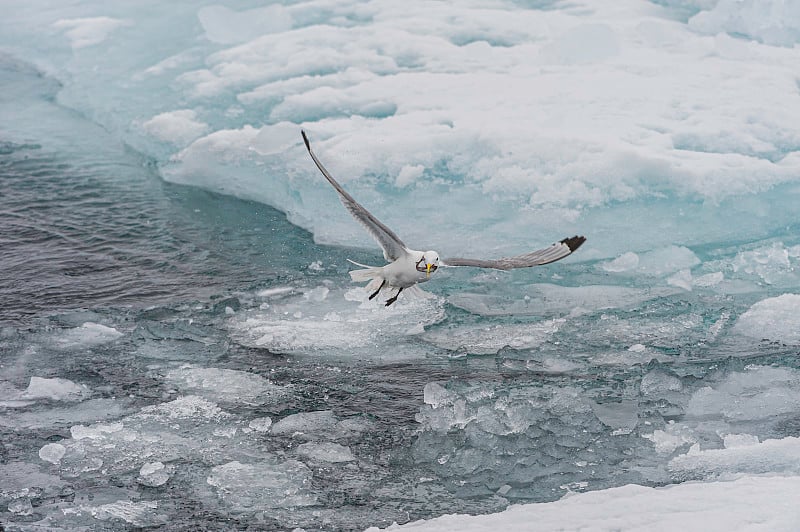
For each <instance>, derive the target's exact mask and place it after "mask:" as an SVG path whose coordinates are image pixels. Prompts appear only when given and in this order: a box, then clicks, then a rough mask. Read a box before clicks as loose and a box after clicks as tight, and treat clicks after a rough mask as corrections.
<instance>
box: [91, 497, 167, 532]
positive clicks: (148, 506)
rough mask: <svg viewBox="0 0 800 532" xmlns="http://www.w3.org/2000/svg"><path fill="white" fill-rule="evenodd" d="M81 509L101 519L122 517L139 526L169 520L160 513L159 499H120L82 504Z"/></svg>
mask: <svg viewBox="0 0 800 532" xmlns="http://www.w3.org/2000/svg"><path fill="white" fill-rule="evenodd" d="M80 510H81V511H84V512H88V513H90V514H91V515H92V517H94V518H95V519H99V520H100V521H108V520H109V519H121V520H123V521H125V522H127V523H130V524H132V525H134V526H137V527H153V526H158V525H163V524H165V523H166V522H167V520H168V517H167V516H166V515H164V514H160V513H158V501H138V502H135V501H126V500H120V501H116V502H112V503H108V504H101V505H99V506H84V505H81V506H80Z"/></svg>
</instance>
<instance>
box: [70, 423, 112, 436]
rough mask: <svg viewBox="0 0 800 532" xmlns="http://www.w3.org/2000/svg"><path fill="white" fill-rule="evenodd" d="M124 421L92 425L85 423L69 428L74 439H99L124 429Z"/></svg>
mask: <svg viewBox="0 0 800 532" xmlns="http://www.w3.org/2000/svg"><path fill="white" fill-rule="evenodd" d="M123 427H124V426H123V424H122V423H111V424H108V425H105V424H102V423H99V424H97V425H94V426H92V427H85V426H83V425H75V426H74V427H71V428H70V429H69V432H70V434H71V435H72V439H74V440H83V439H86V438H88V439H91V440H99V439H105V438H106V435H108V434H111V433H113V432H119V431H121V430H122V429H123Z"/></svg>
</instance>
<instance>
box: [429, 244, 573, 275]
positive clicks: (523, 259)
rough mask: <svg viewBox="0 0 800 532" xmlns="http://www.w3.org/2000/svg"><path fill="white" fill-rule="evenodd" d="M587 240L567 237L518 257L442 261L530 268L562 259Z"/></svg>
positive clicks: (451, 263)
mask: <svg viewBox="0 0 800 532" xmlns="http://www.w3.org/2000/svg"><path fill="white" fill-rule="evenodd" d="M584 242H586V237H583V236H573V237H572V238H565V239H564V240H562V241H561V242H557V243H555V244H553V245H552V246H550V247H547V248H544V249H540V250H537V251H531V252H530V253H525V254H524V255H517V256H516V257H503V258H502V259H496V260H480V259H460V258H453V259H445V260H444V261H443V263H442V265H443V266H474V267H476V268H494V269H495V270H513V269H514V268H530V267H531V266H541V265H542V264H550V263H551V262H555V261H557V260H561V259H563V258H564V257H566V256H567V255H570V254H571V253H572V252H573V251H575V250H576V249H578V248H579V247H581V244H583V243H584Z"/></svg>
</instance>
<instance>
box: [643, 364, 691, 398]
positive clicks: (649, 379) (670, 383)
mask: <svg viewBox="0 0 800 532" xmlns="http://www.w3.org/2000/svg"><path fill="white" fill-rule="evenodd" d="M639 390H640V391H641V392H642V395H644V396H646V397H652V396H656V397H661V396H664V395H667V394H671V393H674V392H680V391H681V390H683V383H682V382H681V380H680V379H679V378H678V377H677V376H675V375H673V374H672V373H669V372H667V371H664V370H661V369H654V370H652V371H650V372H648V373H647V374H646V375H645V376H644V377H642V382H641V383H640V385H639Z"/></svg>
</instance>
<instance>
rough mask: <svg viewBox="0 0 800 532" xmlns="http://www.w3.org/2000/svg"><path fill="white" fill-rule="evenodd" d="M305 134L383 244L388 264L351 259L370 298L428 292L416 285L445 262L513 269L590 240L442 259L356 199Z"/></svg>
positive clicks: (346, 200)
mask: <svg viewBox="0 0 800 532" xmlns="http://www.w3.org/2000/svg"><path fill="white" fill-rule="evenodd" d="M301 134H302V135H303V142H305V144H306V149H308V153H309V155H311V158H312V159H313V160H314V163H315V164H316V165H317V168H319V170H320V172H322V175H324V176H325V178H326V179H327V180H328V182H329V183H330V184H331V185H333V188H335V189H336V192H338V193H339V199H340V200H342V203H343V204H344V206H345V208H346V209H347V210H348V211H350V214H352V215H353V217H354V218H355V219H356V220H357V221H359V222H360V223H361V225H363V226H364V227H365V228H366V229H367V231H368V232H369V234H370V235H372V236H373V238H375V240H376V241H377V242H378V244H379V245H380V246H381V248H383V257H384V258H385V259H386V261H387V262H388V263H389V264H387V265H386V266H367V265H365V264H359V263H357V262H353V261H350V262H352V263H353V264H355V265H356V266H361V267H362V268H364V269H362V270H353V271H351V272H350V277H351V278H352V279H353V280H354V281H370V283H369V284H368V285H367V287H366V288H367V290H368V291H369V292H371V295H370V296H369V298H370V299H374V298H375V297H377V296H378V294H379V293H380V292H381V290H383V289H384V288H386V289H387V290H388V291H389V293H390V294H391V296H390V297H389V299H387V300H386V306H387V307H388V306H389V305H391V304H392V303H394V302H395V301H397V296H399V295H400V292H402V291H403V290H406V291H408V292H416V294H417V295H421V294H424V293H423V292H422V290H421V289H420V288H419V287H417V286H416V285H417V284H419V283H424V282H426V281H428V280H429V279H430V277H431V274H433V273H434V272H436V270H438V269H439V268H440V267H442V266H444V267H448V266H473V267H476V268H493V269H496V270H512V269H515V268H529V267H531V266H541V265H543V264H549V263H551V262H555V261H557V260H561V259H563V258H564V257H566V256H568V255H570V254H571V253H572V252H573V251H575V250H576V249H578V248H579V247H580V246H581V244H583V243H584V242H585V241H586V237H583V236H573V237H570V238H565V239H564V240H561V241H560V242H556V243H555V244H553V245H551V246H549V247H546V248H544V249H539V250H536V251H531V252H530V253H524V254H522V255H517V256H515V257H504V258H501V259H494V260H483V259H462V258H450V259H444V260H442V259H440V258H439V254H438V253H437V252H435V251H424V252H423V251H416V250H413V249H409V248H408V247H407V246H406V245H405V244H404V243H403V241H402V240H400V238H399V237H398V236H397V235H396V234H395V233H394V232H393V231H392V230H391V229H389V228H388V227H386V226H385V225H384V224H383V223H382V222H381V221H380V220H378V219H377V218H375V216H373V215H372V213H370V212H369V211H368V210H367V209H365V208H364V207H362V206H361V204H360V203H358V202H357V201H356V200H354V199H353V197H352V196H351V195H350V194H348V193H347V191H346V190H345V189H343V188H342V186H341V185H340V184H339V183H338V182H337V181H336V180H335V179H334V178H333V176H331V174H330V173H329V172H328V171H327V170H326V169H325V167H324V166H323V165H322V163H321V162H320V161H319V159H317V156H316V155H315V154H314V152H313V151H312V150H311V144H310V143H309V142H308V137H307V136H306V133H305V131H301Z"/></svg>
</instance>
